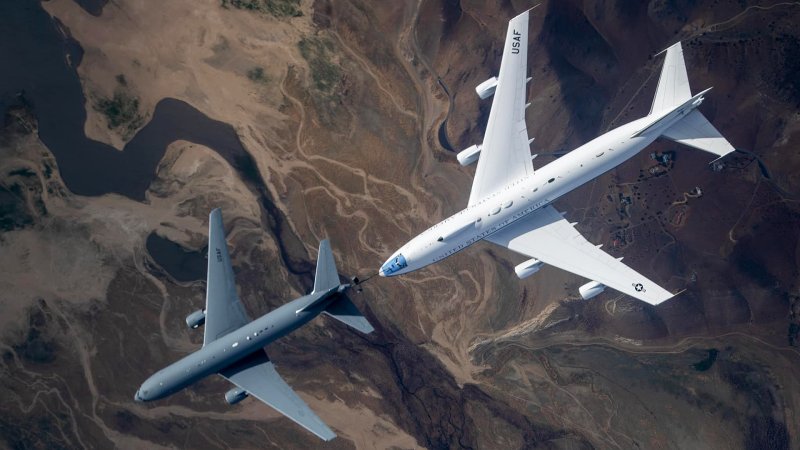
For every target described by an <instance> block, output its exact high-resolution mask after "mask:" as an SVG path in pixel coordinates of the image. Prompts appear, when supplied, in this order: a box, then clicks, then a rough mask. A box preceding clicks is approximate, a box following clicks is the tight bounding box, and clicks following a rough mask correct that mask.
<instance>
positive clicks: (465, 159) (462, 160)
mask: <svg viewBox="0 0 800 450" xmlns="http://www.w3.org/2000/svg"><path fill="white" fill-rule="evenodd" d="M481 150H482V148H481V146H480V145H473V146H472V147H469V148H466V149H464V150H461V151H460V152H458V155H456V158H457V159H458V163H459V164H461V165H462V166H468V165H470V164H472V163H474V162H475V161H477V160H478V157H479V156H481Z"/></svg>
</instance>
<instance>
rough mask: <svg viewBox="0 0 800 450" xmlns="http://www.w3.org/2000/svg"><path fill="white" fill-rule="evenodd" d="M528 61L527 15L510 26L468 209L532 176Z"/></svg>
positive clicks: (514, 19)
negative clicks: (527, 114)
mask: <svg viewBox="0 0 800 450" xmlns="http://www.w3.org/2000/svg"><path fill="white" fill-rule="evenodd" d="M527 60H528V11H525V12H524V13H522V14H520V15H518V16H517V17H514V18H513V19H511V21H510V22H509V23H508V32H507V33H506V42H505V48H504V49H503V60H502V61H501V63H500V74H499V75H498V77H497V88H496V90H495V93H494V100H493V101H492V110H491V112H490V113H489V122H488V124H487V125H486V135H485V136H484V138H483V144H482V146H481V154H480V158H479V159H478V168H477V169H476V171H475V180H474V181H473V182H472V192H471V193H470V196H469V205H470V206H472V205H473V204H475V203H477V202H479V201H481V200H482V199H484V198H485V197H487V196H488V195H490V194H492V193H494V192H496V191H498V190H500V189H501V188H503V187H505V186H506V185H507V184H508V183H509V182H511V181H513V180H515V179H518V178H522V177H524V176H526V175H532V174H533V163H532V162H531V151H530V147H529V144H528V130H527V128H526V126H525V101H526V99H527V95H526V89H525V86H526V84H527Z"/></svg>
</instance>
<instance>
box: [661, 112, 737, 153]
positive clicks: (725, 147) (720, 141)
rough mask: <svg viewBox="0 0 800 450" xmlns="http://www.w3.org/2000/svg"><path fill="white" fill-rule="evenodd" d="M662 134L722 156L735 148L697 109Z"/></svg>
mask: <svg viewBox="0 0 800 450" xmlns="http://www.w3.org/2000/svg"><path fill="white" fill-rule="evenodd" d="M662 136H663V137H665V138H667V139H671V140H673V141H675V142H678V143H681V144H683V145H688V146H689V147H694V148H697V149H700V150H704V151H707V152H709V153H713V154H715V155H717V156H719V157H720V158H722V157H723V156H725V155H727V154H728V153H730V152H732V151H734V150H735V149H734V148H733V145H731V143H730V142H728V140H727V139H725V138H724V137H723V136H722V134H720V132H719V131H717V129H716V128H714V125H711V122H709V121H708V119H706V118H705V117H704V116H703V114H702V113H700V111H698V110H696V109H695V110H694V111H692V112H690V113H689V114H687V115H686V117H684V118H683V119H681V120H679V121H678V122H677V123H675V125H673V126H671V127H669V129H667V131H665V132H664V133H663V134H662Z"/></svg>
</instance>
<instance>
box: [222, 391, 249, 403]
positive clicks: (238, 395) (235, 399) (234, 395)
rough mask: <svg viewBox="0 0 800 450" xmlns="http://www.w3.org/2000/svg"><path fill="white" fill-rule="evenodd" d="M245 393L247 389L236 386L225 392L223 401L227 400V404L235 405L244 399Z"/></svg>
mask: <svg viewBox="0 0 800 450" xmlns="http://www.w3.org/2000/svg"><path fill="white" fill-rule="evenodd" d="M247 395H248V394H247V391H245V390H244V389H242V388H240V387H236V388H233V389H231V390H230V391H228V392H226V393H225V401H226V402H228V404H229V405H235V404H237V403H239V402H240V401H242V400H244V399H245V397H247Z"/></svg>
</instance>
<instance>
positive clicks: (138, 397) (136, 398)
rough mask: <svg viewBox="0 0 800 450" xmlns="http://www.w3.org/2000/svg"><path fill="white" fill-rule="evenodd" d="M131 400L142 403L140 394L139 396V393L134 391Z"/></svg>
mask: <svg viewBox="0 0 800 450" xmlns="http://www.w3.org/2000/svg"><path fill="white" fill-rule="evenodd" d="M133 399H134V400H136V401H137V402H141V401H143V400H142V396H141V394H139V391H136V395H134V396H133Z"/></svg>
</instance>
